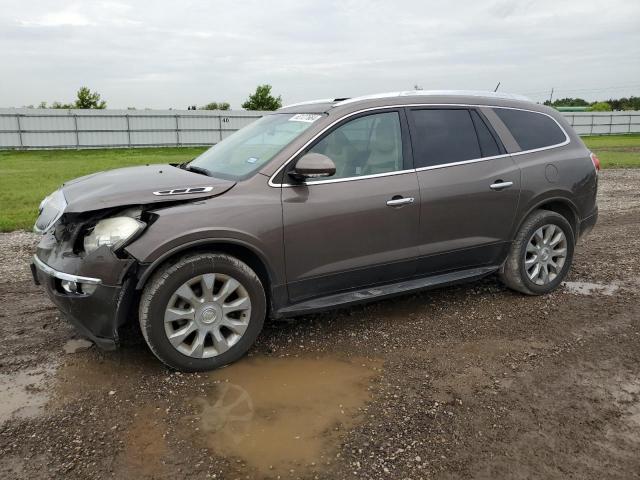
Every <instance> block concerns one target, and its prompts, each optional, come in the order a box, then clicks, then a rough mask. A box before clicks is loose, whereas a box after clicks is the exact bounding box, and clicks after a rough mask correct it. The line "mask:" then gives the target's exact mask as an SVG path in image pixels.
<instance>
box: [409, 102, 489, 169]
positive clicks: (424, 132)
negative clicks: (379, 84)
mask: <svg viewBox="0 0 640 480" xmlns="http://www.w3.org/2000/svg"><path fill="white" fill-rule="evenodd" d="M409 114H410V117H411V124H412V129H411V141H412V144H413V155H414V162H415V166H416V168H421V167H431V166H434V165H442V164H445V163H454V162H462V161H465V160H472V159H476V158H480V157H481V156H482V153H481V151H480V144H479V143H478V137H477V135H476V129H475V127H474V125H473V120H472V119H471V114H470V112H469V110H467V109H424V110H411V111H410V113H409Z"/></svg>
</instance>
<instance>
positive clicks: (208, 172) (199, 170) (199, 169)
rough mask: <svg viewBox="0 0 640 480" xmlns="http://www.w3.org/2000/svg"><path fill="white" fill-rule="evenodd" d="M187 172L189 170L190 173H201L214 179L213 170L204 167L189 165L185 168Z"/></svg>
mask: <svg viewBox="0 0 640 480" xmlns="http://www.w3.org/2000/svg"><path fill="white" fill-rule="evenodd" d="M184 168H185V170H189V171H190V172H194V173H200V174H202V175H206V176H208V177H213V174H212V173H211V170H208V169H206V168H204V167H198V166H197V165H187V166H185V167H184Z"/></svg>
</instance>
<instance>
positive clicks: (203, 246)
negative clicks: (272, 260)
mask: <svg viewBox="0 0 640 480" xmlns="http://www.w3.org/2000/svg"><path fill="white" fill-rule="evenodd" d="M198 252H203V253H226V254H228V255H231V256H233V257H236V258H237V259H238V260H241V261H242V262H244V263H246V264H247V265H248V266H249V267H250V268H251V269H252V270H253V271H254V272H256V275H258V278H259V279H260V282H261V283H262V286H263V288H264V290H265V293H266V294H267V299H268V298H269V295H270V286H271V285H273V284H274V280H273V279H274V274H273V272H272V271H271V270H270V268H269V266H268V263H267V262H266V261H265V260H264V259H263V257H262V255H261V254H258V253H256V252H255V251H254V250H253V249H252V248H250V247H248V246H246V245H244V243H243V242H235V241H229V240H210V239H207V240H198V241H195V242H190V243H186V244H184V245H181V246H180V247H178V248H175V249H173V250H169V251H168V252H166V253H164V254H163V255H162V256H160V257H159V258H157V259H156V260H154V261H153V262H152V263H151V264H150V265H149V266H148V267H147V268H146V269H145V270H144V271H143V272H142V273H141V274H140V275H139V276H138V282H137V284H136V290H142V289H143V288H144V286H145V285H146V283H147V282H148V281H149V279H150V278H151V277H152V276H153V274H154V272H156V271H157V270H158V269H159V268H160V267H161V266H162V265H165V264H167V263H171V262H173V261H175V260H176V259H177V258H180V257H182V256H184V255H185V254H188V253H198Z"/></svg>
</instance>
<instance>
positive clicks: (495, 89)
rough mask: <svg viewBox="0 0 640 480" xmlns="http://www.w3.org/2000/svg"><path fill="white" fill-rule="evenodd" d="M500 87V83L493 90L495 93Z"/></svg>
mask: <svg viewBox="0 0 640 480" xmlns="http://www.w3.org/2000/svg"><path fill="white" fill-rule="evenodd" d="M499 86H500V82H498V84H497V85H496V88H494V89H493V91H494V92H497V91H498V87H499Z"/></svg>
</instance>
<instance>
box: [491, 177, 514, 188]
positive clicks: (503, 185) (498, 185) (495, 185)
mask: <svg viewBox="0 0 640 480" xmlns="http://www.w3.org/2000/svg"><path fill="white" fill-rule="evenodd" d="M509 187H513V182H503V181H502V180H496V181H495V182H494V183H492V184H491V185H489V188H490V189H491V190H495V191H500V190H504V189H505V188H509Z"/></svg>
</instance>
